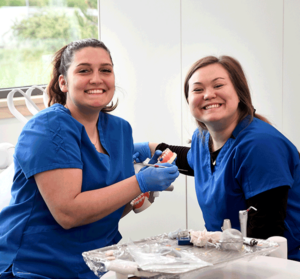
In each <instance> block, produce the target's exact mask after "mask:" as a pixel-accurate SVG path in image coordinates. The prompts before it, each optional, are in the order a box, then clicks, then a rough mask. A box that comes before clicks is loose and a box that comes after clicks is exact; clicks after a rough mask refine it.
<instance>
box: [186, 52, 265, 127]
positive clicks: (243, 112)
mask: <svg viewBox="0 0 300 279" xmlns="http://www.w3.org/2000/svg"><path fill="white" fill-rule="evenodd" d="M212 64H220V65H221V66H222V67H223V68H224V69H225V70H226V71H227V73H228V75H229V78H230V80H231V82H232V84H233V86H234V89H235V91H236V93H237V95H238V98H239V100H240V103H239V106H238V109H239V122H240V121H241V120H243V119H244V118H245V117H246V116H247V115H250V122H251V121H252V119H253V116H255V117H256V118H258V119H261V120H263V121H265V122H267V123H269V124H270V122H269V121H268V120H267V119H266V118H265V117H263V116H262V115H259V114H257V113H255V109H254V107H253V105H252V100H251V94H250V90H249V86H248V82H247V79H246V76H245V74H244V71H243V68H242V66H241V64H240V63H239V62H238V61H237V60H236V59H234V58H232V57H230V56H226V55H224V56H221V57H219V58H217V57H215V56H207V57H204V58H202V59H200V60H198V61H196V62H195V63H194V64H193V65H192V67H191V68H190V70H189V71H188V73H187V75H186V78H185V81H184V94H185V98H186V101H187V102H188V96H189V80H190V78H191V77H192V75H193V74H194V73H195V72H196V71H197V70H198V69H200V68H203V67H205V66H208V65H212ZM197 123H198V125H199V127H200V129H202V130H207V127H206V125H205V124H204V123H202V122H200V121H197Z"/></svg>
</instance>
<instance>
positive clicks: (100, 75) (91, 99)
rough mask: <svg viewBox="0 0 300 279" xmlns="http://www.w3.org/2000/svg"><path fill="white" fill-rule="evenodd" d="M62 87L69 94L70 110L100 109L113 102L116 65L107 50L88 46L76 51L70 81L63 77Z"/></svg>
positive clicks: (68, 73) (86, 110) (87, 110)
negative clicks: (114, 68)
mask: <svg viewBox="0 0 300 279" xmlns="http://www.w3.org/2000/svg"><path fill="white" fill-rule="evenodd" d="M59 84H60V88H61V90H62V91H63V92H65V93H67V103H66V105H67V107H68V108H69V109H70V111H71V112H72V111H74V110H76V111H80V112H84V113H95V112H97V113H98V112H99V111H100V110H101V109H103V108H104V107H105V106H106V105H108V104H109V103H110V101H111V100H112V98H113V96H114V92H115V74H114V71H113V64H112V61H111V59H110V56H109V54H108V53H107V51H106V50H104V49H103V48H100V47H86V48H83V49H80V50H78V51H76V52H75V53H74V56H73V60H72V63H71V65H70V67H69V69H68V72H67V80H65V78H64V76H62V75H61V76H60V77H59Z"/></svg>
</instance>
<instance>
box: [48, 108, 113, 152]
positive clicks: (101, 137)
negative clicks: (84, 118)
mask: <svg viewBox="0 0 300 279" xmlns="http://www.w3.org/2000/svg"><path fill="white" fill-rule="evenodd" d="M52 106H55V107H56V106H57V107H58V108H59V109H61V110H63V111H65V112H66V113H68V114H69V115H70V116H71V117H72V118H73V119H74V120H75V121H77V122H78V123H79V124H80V125H82V127H83V128H84V129H85V127H84V125H83V124H81V123H80V122H79V121H78V120H77V119H75V118H74V117H73V116H72V114H71V111H70V110H69V109H68V108H66V107H65V106H63V105H62V104H54V105H52ZM102 118H103V112H101V111H100V112H99V116H98V121H97V128H98V132H99V141H100V143H101V145H102V147H103V148H104V149H105V151H106V152H107V154H105V153H101V152H99V151H98V150H97V149H96V148H95V150H96V152H97V153H98V154H100V155H104V156H108V157H110V155H109V150H107V146H106V143H105V140H104V134H103V129H102V125H101V123H100V122H102ZM85 132H86V130H85ZM86 133H87V132H86ZM90 141H91V139H90ZM91 143H92V141H91ZM92 144H93V143H92Z"/></svg>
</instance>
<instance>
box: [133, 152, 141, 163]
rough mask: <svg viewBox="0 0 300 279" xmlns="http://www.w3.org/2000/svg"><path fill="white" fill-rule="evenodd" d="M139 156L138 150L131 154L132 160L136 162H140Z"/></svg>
mask: <svg viewBox="0 0 300 279" xmlns="http://www.w3.org/2000/svg"><path fill="white" fill-rule="evenodd" d="M139 156H140V153H139V152H136V153H134V154H133V156H132V160H133V161H135V162H136V163H141V161H140V159H139Z"/></svg>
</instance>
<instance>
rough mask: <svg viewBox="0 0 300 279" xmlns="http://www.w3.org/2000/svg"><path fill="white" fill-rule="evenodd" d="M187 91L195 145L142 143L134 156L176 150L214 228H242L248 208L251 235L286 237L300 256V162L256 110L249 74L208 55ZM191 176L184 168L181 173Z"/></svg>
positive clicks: (193, 70) (191, 74)
mask: <svg viewBox="0 0 300 279" xmlns="http://www.w3.org/2000/svg"><path fill="white" fill-rule="evenodd" d="M184 93H185V98H186V100H187V103H188V105H189V108H190V112H191V113H192V115H193V116H194V118H195V119H196V121H197V123H198V126H199V129H197V130H196V131H195V132H194V134H193V137H192V142H191V148H188V147H180V146H170V145H167V144H165V143H161V144H156V143H148V142H146V143H136V144H135V155H134V159H135V160H136V161H144V160H145V159H146V158H147V157H151V154H152V153H154V152H155V150H164V149H165V148H167V147H168V148H170V149H171V150H172V151H173V152H176V153H177V154H178V158H177V161H176V164H177V166H178V168H179V169H186V170H189V173H188V175H192V176H194V177H195V187H196V194H197V199H198V203H199V205H200V207H201V210H202V213H203V218H204V221H205V227H206V229H207V230H208V231H220V230H221V226H222V224H223V220H224V219H230V221H231V224H232V227H233V228H235V229H239V230H240V223H239V211H240V210H246V209H247V208H249V207H250V206H253V207H255V208H256V209H257V211H254V210H253V211H249V217H248V226H247V236H249V237H256V238H262V239H266V238H268V237H270V236H274V235H277V236H284V237H286V238H287V240H288V257H289V259H294V260H298V261H300V251H299V248H300V215H299V214H300V203H299V201H300V163H299V153H298V151H297V149H296V147H295V146H294V145H293V144H292V143H291V142H290V141H289V140H288V139H287V138H286V137H284V136H283V135H282V134H281V133H280V132H279V131H277V130H276V129H275V128H274V127H273V126H272V125H270V123H269V122H268V121H267V120H266V119H265V118H264V117H262V116H260V115H259V114H257V113H256V112H255V109H254V107H253V105H252V101H251V95H250V91H249V87H248V84H247V80H246V77H245V75H244V72H243V69H242V67H241V65H240V64H239V62H238V61H237V60H235V59H234V58H232V57H229V56H222V57H220V58H217V57H214V56H208V57H205V58H203V59H200V60H198V61H197V62H196V63H195V64H194V65H193V66H192V67H191V69H190V71H189V72H188V74H187V76H186V79H185V83H184ZM183 174H186V173H183Z"/></svg>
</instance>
